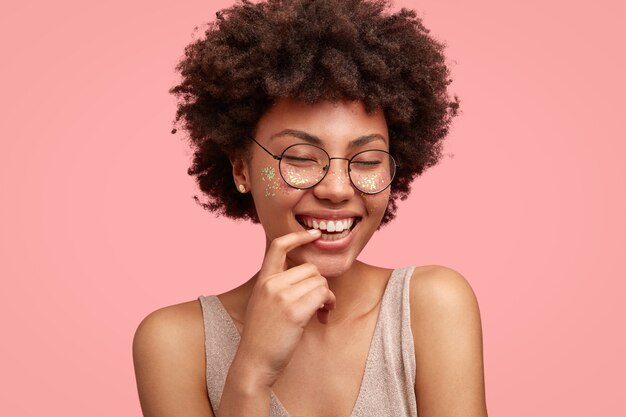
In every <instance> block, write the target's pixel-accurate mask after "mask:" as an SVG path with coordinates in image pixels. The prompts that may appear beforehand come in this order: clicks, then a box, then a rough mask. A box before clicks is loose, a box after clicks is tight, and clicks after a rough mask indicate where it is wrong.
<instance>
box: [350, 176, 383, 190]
mask: <svg viewBox="0 0 626 417" xmlns="http://www.w3.org/2000/svg"><path fill="white" fill-rule="evenodd" d="M356 185H357V186H358V187H359V189H360V190H361V191H365V192H366V193H375V192H376V191H378V190H380V189H382V188H385V180H384V179H383V178H382V177H381V176H380V174H372V175H365V176H363V177H360V178H359V179H358V180H357V182H356Z"/></svg>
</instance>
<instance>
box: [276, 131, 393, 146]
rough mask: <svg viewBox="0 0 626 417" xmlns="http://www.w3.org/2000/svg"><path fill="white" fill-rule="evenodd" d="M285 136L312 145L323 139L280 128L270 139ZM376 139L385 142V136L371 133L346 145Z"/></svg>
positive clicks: (360, 143)
mask: <svg viewBox="0 0 626 417" xmlns="http://www.w3.org/2000/svg"><path fill="white" fill-rule="evenodd" d="M285 136H293V137H296V138H298V139H302V140H304V141H306V142H309V143H312V144H314V145H320V146H321V145H322V144H323V141H322V140H321V139H320V138H318V137H317V136H315V135H311V134H310V133H306V132H303V131H301V130H295V129H285V130H281V131H280V132H278V133H275V134H273V135H272V136H270V139H274V138H280V137H285ZM376 140H382V141H383V142H385V137H384V136H383V135H381V134H380V133H371V134H369V135H363V136H359V137H358V138H356V139H354V140H352V141H350V143H349V144H348V147H349V148H356V147H358V146H361V145H365V144H368V143H370V142H374V141H376Z"/></svg>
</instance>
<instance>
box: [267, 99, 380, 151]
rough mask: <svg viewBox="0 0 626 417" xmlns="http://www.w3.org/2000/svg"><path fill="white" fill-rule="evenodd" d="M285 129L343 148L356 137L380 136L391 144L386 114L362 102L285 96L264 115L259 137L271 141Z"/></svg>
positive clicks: (325, 144) (324, 143)
mask: <svg viewBox="0 0 626 417" xmlns="http://www.w3.org/2000/svg"><path fill="white" fill-rule="evenodd" d="M285 130H298V131H302V132H306V133H308V134H310V135H313V136H316V137H318V138H319V139H320V140H321V142H322V144H323V145H324V146H327V147H329V148H331V147H341V146H342V145H345V144H347V143H349V142H351V141H353V140H354V139H355V138H358V137H362V136H367V135H380V136H381V137H382V139H383V140H384V141H385V143H388V131H387V123H386V120H385V116H384V113H383V112H382V111H380V110H378V111H375V112H372V113H367V111H366V110H365V106H364V104H363V103H362V102H360V101H337V102H330V101H321V102H318V103H314V104H307V103H303V102H300V101H295V100H292V99H281V100H279V101H277V102H276V104H275V105H273V106H272V107H270V109H268V111H267V112H266V113H265V114H263V116H262V117H261V119H260V120H259V122H258V124H257V128H256V135H255V136H256V137H257V139H259V140H262V141H264V142H265V143H268V142H267V141H268V140H270V139H269V138H271V137H272V136H273V135H276V134H277V133H279V132H283V131H285ZM287 136H288V135H287ZM283 137H285V136H280V138H283ZM280 138H277V139H275V140H279V139H280Z"/></svg>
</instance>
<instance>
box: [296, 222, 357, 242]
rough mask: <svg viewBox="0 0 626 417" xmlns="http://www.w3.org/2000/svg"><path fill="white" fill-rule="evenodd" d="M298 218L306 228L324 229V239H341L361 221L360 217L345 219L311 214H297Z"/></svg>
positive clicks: (322, 237)
mask: <svg viewBox="0 0 626 417" xmlns="http://www.w3.org/2000/svg"><path fill="white" fill-rule="evenodd" d="M296 220H297V221H298V223H300V225H301V226H302V227H303V228H304V229H306V230H309V229H318V230H321V231H322V236H321V238H320V239H322V240H331V241H332V240H339V239H342V238H344V237H346V236H348V235H349V234H350V232H351V231H352V230H353V229H354V228H355V227H356V225H357V224H358V223H359V222H360V221H361V218H360V217H347V218H345V219H332V220H331V219H318V218H315V217H310V216H296Z"/></svg>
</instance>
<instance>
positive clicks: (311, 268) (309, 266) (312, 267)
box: [303, 262, 320, 275]
mask: <svg viewBox="0 0 626 417" xmlns="http://www.w3.org/2000/svg"><path fill="white" fill-rule="evenodd" d="M303 265H304V266H305V267H306V272H307V273H308V274H309V275H319V274H320V271H319V269H318V268H317V266H315V265H314V264H312V263H310V262H307V263H305V264H303Z"/></svg>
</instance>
